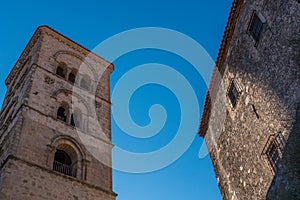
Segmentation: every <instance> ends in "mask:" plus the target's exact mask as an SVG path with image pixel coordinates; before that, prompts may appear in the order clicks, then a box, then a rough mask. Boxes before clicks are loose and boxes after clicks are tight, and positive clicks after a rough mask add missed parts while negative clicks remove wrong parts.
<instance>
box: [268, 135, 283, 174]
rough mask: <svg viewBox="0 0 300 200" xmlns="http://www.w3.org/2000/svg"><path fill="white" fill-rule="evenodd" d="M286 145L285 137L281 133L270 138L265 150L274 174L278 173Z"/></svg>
mask: <svg viewBox="0 0 300 200" xmlns="http://www.w3.org/2000/svg"><path fill="white" fill-rule="evenodd" d="M284 144H285V140H284V138H283V135H282V134H281V133H278V134H276V135H271V136H270V137H269V138H268V141H267V143H266V146H265V148H264V151H263V154H265V155H266V157H267V159H268V162H269V164H270V166H271V167H272V169H273V171H274V172H276V170H277V167H278V163H279V161H280V159H281V157H282V154H283V147H284Z"/></svg>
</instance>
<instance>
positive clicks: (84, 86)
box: [80, 79, 90, 90]
mask: <svg viewBox="0 0 300 200" xmlns="http://www.w3.org/2000/svg"><path fill="white" fill-rule="evenodd" d="M80 87H82V88H83V89H85V90H89V87H90V85H89V82H88V81H87V80H85V79H81V82H80Z"/></svg>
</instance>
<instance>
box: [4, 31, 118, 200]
mask: <svg viewBox="0 0 300 200" xmlns="http://www.w3.org/2000/svg"><path fill="white" fill-rule="evenodd" d="M61 62H64V63H65V64H66V65H67V66H66V67H67V73H66V74H68V73H70V72H71V71H72V72H78V73H77V79H76V83H75V84H73V83H71V82H70V81H68V79H67V77H66V78H65V79H63V78H62V77H60V76H58V75H56V68H57V66H58V65H59V64H61ZM81 66H83V71H82V70H79V68H80V67H81ZM112 70H113V66H112V65H111V64H110V63H108V62H107V61H105V60H103V59H101V58H100V57H98V56H96V55H94V54H92V53H90V52H89V51H87V50H86V49H84V48H83V47H81V46H79V45H78V44H76V43H74V42H73V41H70V40H69V39H67V38H65V37H64V36H62V35H60V34H59V33H57V32H55V31H54V30H52V29H50V28H48V27H40V28H39V29H38V30H37V31H36V33H35V34H34V36H33V38H32V39H31V41H30V42H29V44H28V45H27V47H26V49H25V50H24V52H23V53H22V55H21V57H20V59H19V61H18V62H17V64H16V66H15V67H14V69H13V70H12V72H11V74H10V75H9V77H8V79H7V81H6V83H7V87H8V90H7V95H6V99H5V102H4V105H3V109H2V111H1V114H0V199H105V200H112V199H115V196H116V194H115V193H113V192H112V172H111V168H110V167H109V165H111V149H112V144H111V127H110V125H111V124H110V106H111V103H110V96H109V93H110V86H109V81H110V80H109V76H110V73H111V72H112ZM96 71H98V72H99V71H101V72H102V76H100V77H97V76H96V75H95V74H96V73H95V72H96ZM93 72H94V73H93ZM86 74H88V75H89V76H90V78H91V79H92V83H91V87H90V88H89V89H88V90H82V88H80V87H79V82H80V79H81V78H83V77H84V76H86ZM98 79H99V80H98ZM74 92H75V93H74ZM72 93H73V94H76V95H72ZM65 103H67V104H69V108H68V110H66V113H67V115H68V117H67V121H66V122H63V121H61V120H58V119H57V116H56V115H57V110H58V108H59V106H61V105H62V104H65ZM72 106H74V108H75V107H76V109H77V108H78V109H81V111H82V124H81V126H80V127H74V125H71V114H72V112H73V111H74V110H73V107H72ZM98 121H100V122H98ZM99 124H101V127H100V126H99ZM99 127H100V128H99ZM84 136H86V137H84ZM82 139H87V140H92V141H97V145H98V148H97V149H96V151H95V152H96V153H97V155H96V156H98V157H97V158H98V159H99V158H100V159H101V161H104V163H105V164H103V163H102V162H100V161H99V160H98V159H97V158H95V157H94V155H95V154H91V153H90V151H91V150H92V149H93V147H94V146H85V145H83V143H82ZM57 148H64V150H65V151H69V153H71V154H72V155H71V156H73V157H72V159H74V160H75V159H76V168H77V175H76V177H70V176H66V175H63V174H61V173H58V172H56V171H53V170H52V168H53V161H54V154H55V151H56V149H57ZM95 152H94V153H95ZM20 179H22V181H20Z"/></svg>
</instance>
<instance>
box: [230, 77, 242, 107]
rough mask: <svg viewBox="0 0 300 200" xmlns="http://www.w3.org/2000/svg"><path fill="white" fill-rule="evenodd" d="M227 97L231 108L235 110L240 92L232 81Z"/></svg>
mask: <svg viewBox="0 0 300 200" xmlns="http://www.w3.org/2000/svg"><path fill="white" fill-rule="evenodd" d="M227 95H228V97H229V99H230V102H231V104H232V107H233V108H235V106H236V104H237V101H238V99H239V97H240V92H239V91H238V89H237V87H236V85H235V83H234V81H232V82H231V84H230V87H229V90H228V93H227Z"/></svg>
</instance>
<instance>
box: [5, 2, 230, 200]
mask: <svg viewBox="0 0 300 200" xmlns="http://www.w3.org/2000/svg"><path fill="white" fill-rule="evenodd" d="M231 3H232V0H223V1H219V0H211V1H196V0H186V1H170V0H166V1H158V0H152V1H137V0H129V1H86V2H83V1H76V0H75V1H57V0H54V1H47V2H46V1H45V2H42V1H14V2H12V1H10V2H9V1H2V2H1V3H0V25H1V30H0V66H1V71H0V99H1V101H2V100H3V98H4V95H5V86H4V80H5V78H6V77H7V75H8V73H9V72H10V70H11V69H12V67H13V65H14V64H15V62H16V61H17V59H18V57H19V56H20V54H21V52H22V51H23V49H24V48H25V46H26V44H27V42H28V41H29V39H30V37H31V36H32V34H33V33H34V31H35V29H36V28H37V27H38V26H39V25H49V26H50V27H52V28H54V29H55V30H57V31H58V32H60V33H62V34H64V35H66V36H67V37H69V38H71V39H72V40H74V41H76V42H78V43H79V44H81V45H83V46H85V47H86V48H88V49H91V50H92V49H94V48H95V47H96V46H97V45H98V44H99V43H100V42H102V41H104V40H105V39H107V38H109V37H111V36H113V35H115V34H118V33H120V32H122V31H126V30H129V29H134V28H140V27H162V28H168V29H172V30H175V31H178V32H181V33H183V34H185V35H187V36H189V37H191V38H193V39H194V40H196V41H197V42H198V43H199V44H201V45H202V46H203V47H204V48H205V50H206V51H207V52H208V53H209V55H210V56H211V57H212V58H213V60H215V59H216V56H217V53H218V48H219V46H220V42H221V39H222V36H223V31H224V28H225V24H226V21H227V17H228V14H229V9H230V6H231ZM100 56H101V55H100ZM113 62H114V64H115V71H114V72H113V74H112V76H111V86H112V88H111V91H113V89H114V86H115V84H116V83H117V81H118V80H119V79H120V78H121V77H122V76H123V75H124V74H126V72H128V71H129V70H130V69H132V68H134V67H136V66H138V65H142V64H145V63H161V64H165V65H167V66H170V67H172V68H174V69H175V70H177V71H178V72H179V73H180V74H182V75H183V76H184V77H185V78H186V79H187V80H188V81H189V83H190V84H191V86H192V87H193V90H194V91H195V93H196V95H197V98H198V102H199V109H200V112H202V107H203V102H204V97H205V93H206V90H207V88H206V85H205V83H204V81H203V79H202V77H201V75H199V74H198V73H197V72H196V71H195V69H194V68H193V66H191V64H190V63H189V62H187V60H185V59H183V58H181V57H180V56H178V55H175V54H173V53H171V52H166V51H161V50H155V49H143V50H137V51H133V52H130V53H128V54H126V55H123V56H120V57H119V58H118V59H116V60H114V61H113ZM149 76H150V75H149ZM153 104H161V105H162V106H163V107H164V108H165V110H166V112H167V120H166V123H165V126H164V127H163V129H162V130H161V131H160V132H159V133H158V134H157V135H155V136H154V137H151V138H147V139H141V138H134V137H131V136H128V135H127V134H125V133H124V132H123V131H122V129H121V128H120V127H118V126H117V125H116V123H115V121H114V119H113V121H112V131H113V143H114V144H116V145H117V146H119V147H121V148H123V149H126V150H127V151H131V152H137V153H142V152H149V151H154V150H157V149H160V148H162V147H164V146H165V145H166V144H168V142H170V141H171V140H172V138H174V137H175V135H176V130H177V129H178V126H179V123H180V116H181V112H180V106H179V102H178V99H177V98H176V95H174V94H173V93H172V91H171V90H169V89H168V88H165V87H163V86H160V85H158V84H149V85H145V86H143V87H141V88H139V89H138V90H136V92H135V93H134V94H133V95H132V96H131V99H130V104H129V111H130V114H131V117H132V119H133V120H134V122H135V123H137V124H138V125H140V126H145V125H147V124H148V123H149V122H150V118H149V116H148V110H149V108H150V107H151V105H153ZM194 134H196V133H194ZM202 142H203V140H202V139H201V138H200V137H195V139H194V140H193V143H192V144H191V146H190V148H189V149H188V150H187V151H186V152H184V154H183V156H181V157H180V158H179V159H178V160H177V161H175V162H174V163H172V164H171V165H169V166H167V167H165V168H163V169H160V170H158V171H154V172H150V173H143V174H132V173H126V172H122V171H117V170H114V172H113V187H114V191H115V192H116V193H118V194H119V195H118V198H117V200H183V199H188V200H199V199H200V200H202V199H204V200H206V199H213V200H215V199H221V196H220V192H219V189H218V187H217V183H216V179H215V177H214V172H213V168H212V164H211V161H210V159H209V157H208V156H207V157H205V158H204V159H199V158H198V153H199V149H200V146H201V144H202Z"/></svg>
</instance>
